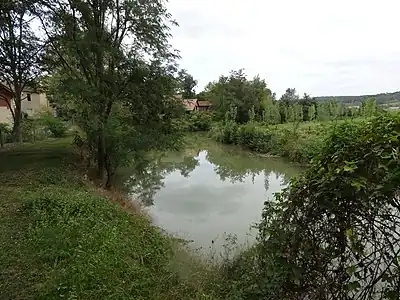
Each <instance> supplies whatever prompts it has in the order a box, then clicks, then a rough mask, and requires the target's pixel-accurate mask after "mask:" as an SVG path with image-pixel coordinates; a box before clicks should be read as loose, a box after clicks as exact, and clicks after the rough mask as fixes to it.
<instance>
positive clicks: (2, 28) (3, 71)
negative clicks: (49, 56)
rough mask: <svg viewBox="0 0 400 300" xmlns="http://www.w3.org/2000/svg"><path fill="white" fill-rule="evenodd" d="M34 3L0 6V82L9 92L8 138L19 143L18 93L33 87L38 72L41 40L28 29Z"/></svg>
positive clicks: (20, 118) (7, 0) (39, 68)
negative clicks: (11, 123) (9, 122)
mask: <svg viewBox="0 0 400 300" xmlns="http://www.w3.org/2000/svg"><path fill="white" fill-rule="evenodd" d="M34 2H35V1H11V0H4V1H2V3H1V4H0V66H1V67H0V82H2V83H4V84H6V86H8V88H9V89H10V90H11V91H12V93H13V99H12V101H13V102H14V103H11V102H10V101H8V100H7V99H3V100H6V102H7V106H8V108H9V109H10V111H11V114H12V117H13V121H14V124H13V129H12V137H13V140H14V141H20V140H21V123H22V111H21V108H22V101H23V100H26V97H23V96H22V92H23V90H24V89H25V88H26V87H28V86H29V87H31V88H32V87H35V86H36V85H37V78H38V76H39V75H40V74H41V73H42V70H41V58H42V55H43V50H44V45H45V43H44V41H42V40H40V39H39V37H38V36H37V35H36V34H35V32H34V30H33V29H32V24H33V22H34V20H35V19H36V18H35V16H34V14H32V13H31V9H32V7H33V6H32V5H33V4H34Z"/></svg>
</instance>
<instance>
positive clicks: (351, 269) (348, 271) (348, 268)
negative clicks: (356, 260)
mask: <svg viewBox="0 0 400 300" xmlns="http://www.w3.org/2000/svg"><path fill="white" fill-rule="evenodd" d="M355 272H356V265H352V266H350V267H347V268H346V273H347V274H349V276H353V274H354V273H355Z"/></svg>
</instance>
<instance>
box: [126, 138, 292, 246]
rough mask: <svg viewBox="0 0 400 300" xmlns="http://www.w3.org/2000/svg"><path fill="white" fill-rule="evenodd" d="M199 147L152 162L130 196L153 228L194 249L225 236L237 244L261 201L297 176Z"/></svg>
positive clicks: (225, 150) (253, 158) (227, 151)
mask: <svg viewBox="0 0 400 300" xmlns="http://www.w3.org/2000/svg"><path fill="white" fill-rule="evenodd" d="M201 147H202V148H197V149H196V148H190V147H188V148H187V149H185V151H182V152H174V153H169V154H168V155H167V156H164V157H159V158H158V159H156V160H154V162H153V163H151V164H149V165H148V166H147V167H146V168H145V169H144V170H143V171H142V172H138V173H135V174H134V175H132V176H131V178H130V180H129V181H128V182H127V184H128V186H129V187H130V191H131V194H132V196H133V197H135V198H139V199H141V201H142V202H143V203H144V204H145V205H147V206H149V210H150V214H151V215H152V217H153V219H154V220H155V222H156V223H157V224H158V225H160V226H161V227H163V228H164V229H166V230H167V231H169V232H170V233H173V234H177V235H180V236H183V237H186V238H188V239H192V240H194V241H195V245H196V247H207V246H208V245H210V244H211V241H214V244H221V243H222V242H223V241H222V238H221V236H222V235H223V234H224V232H227V233H235V234H237V236H238V239H239V242H242V241H243V239H244V238H245V237H246V233H247V232H248V231H249V226H250V225H251V224H252V223H254V222H257V221H258V220H259V218H260V216H261V210H262V208H263V203H264V201H265V200H266V199H267V198H271V197H272V196H273V193H275V192H277V191H279V190H281V188H282V187H283V186H285V185H286V184H287V182H288V180H289V179H290V177H292V176H294V175H296V174H298V172H299V170H298V169H297V168H295V167H293V166H292V165H290V164H288V163H285V162H283V161H282V160H279V159H274V158H263V157H259V156H257V155H252V154H251V153H249V152H246V151H241V150H238V149H237V148H233V147H226V146H222V145H219V144H214V143H212V142H208V144H206V145H201ZM217 247H218V246H217Z"/></svg>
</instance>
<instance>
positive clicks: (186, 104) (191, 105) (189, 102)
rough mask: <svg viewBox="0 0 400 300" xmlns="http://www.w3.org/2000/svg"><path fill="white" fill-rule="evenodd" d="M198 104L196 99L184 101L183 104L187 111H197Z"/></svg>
mask: <svg viewBox="0 0 400 300" xmlns="http://www.w3.org/2000/svg"><path fill="white" fill-rule="evenodd" d="M196 103H197V100H196V99H182V104H183V106H184V107H185V108H186V110H195V109H196Z"/></svg>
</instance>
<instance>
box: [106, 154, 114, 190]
mask: <svg viewBox="0 0 400 300" xmlns="http://www.w3.org/2000/svg"><path fill="white" fill-rule="evenodd" d="M105 168H106V172H107V182H106V184H105V187H106V189H108V190H109V189H111V187H112V186H113V184H114V177H115V169H114V168H113V167H112V164H111V159H110V158H109V157H108V156H107V155H106V163H105Z"/></svg>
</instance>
